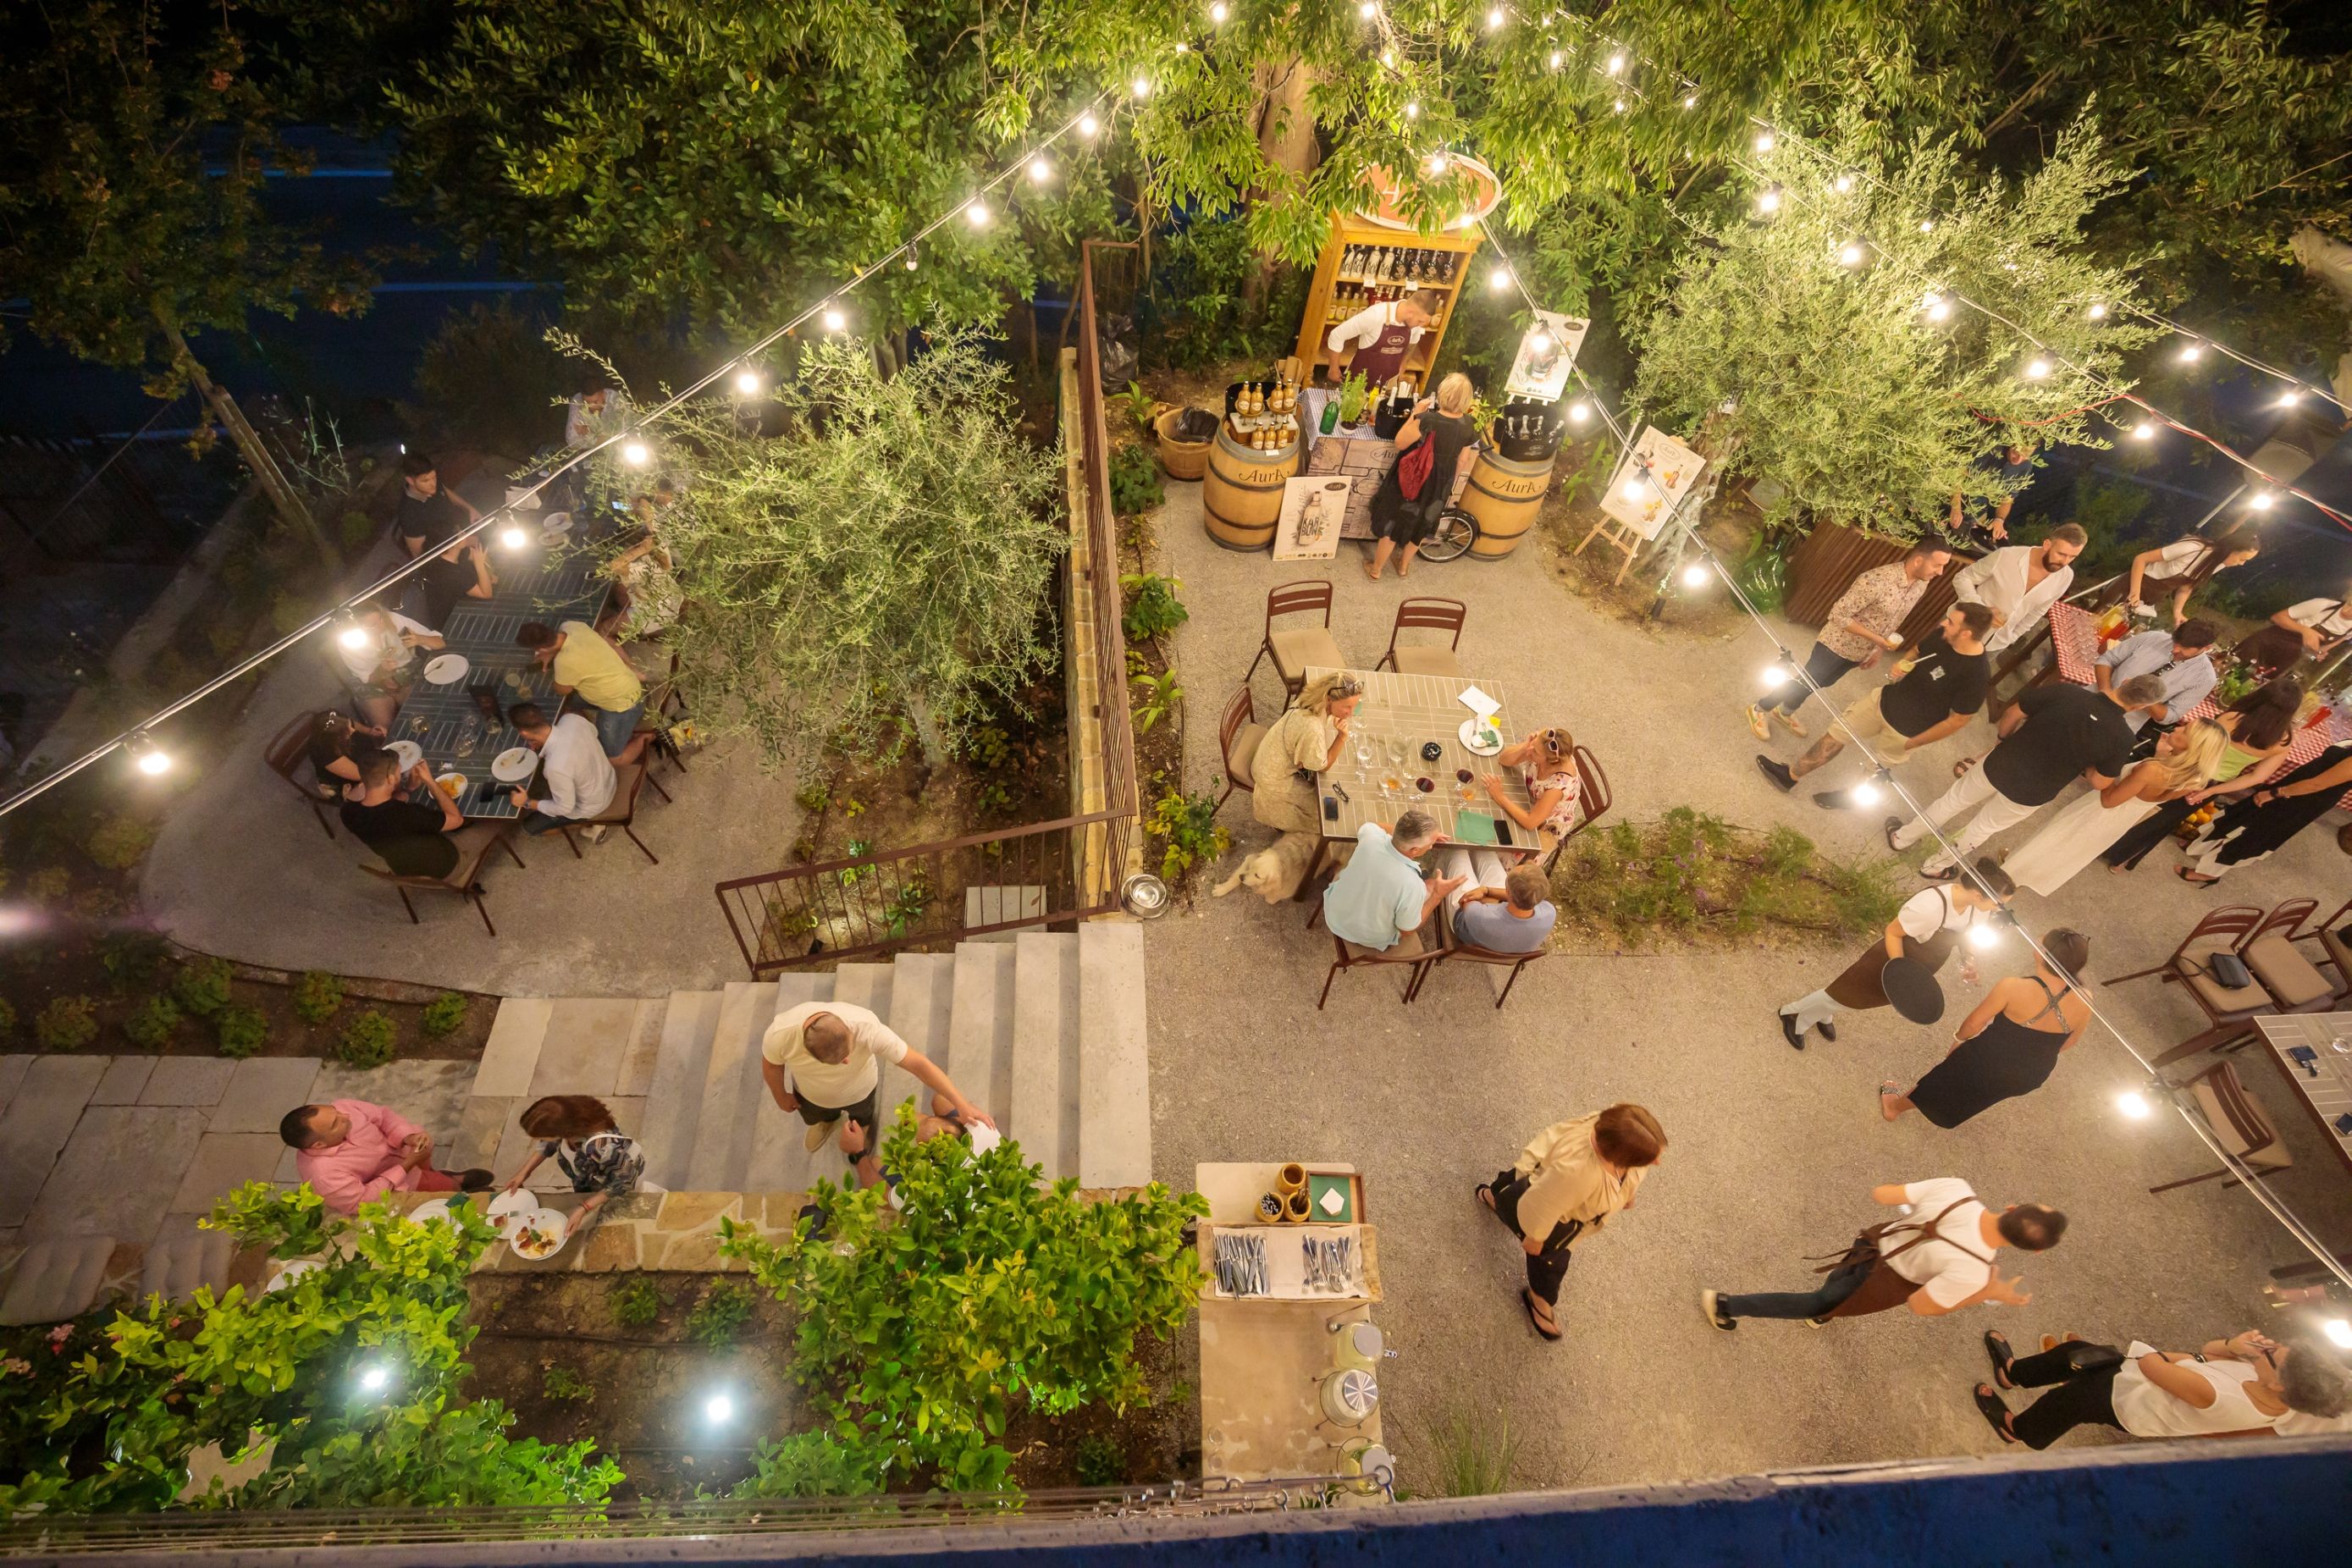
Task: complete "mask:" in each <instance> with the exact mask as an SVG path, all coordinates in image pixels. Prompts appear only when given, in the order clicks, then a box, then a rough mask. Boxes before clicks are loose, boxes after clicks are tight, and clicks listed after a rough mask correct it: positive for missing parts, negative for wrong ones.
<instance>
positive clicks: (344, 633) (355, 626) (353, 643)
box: [335, 621, 368, 653]
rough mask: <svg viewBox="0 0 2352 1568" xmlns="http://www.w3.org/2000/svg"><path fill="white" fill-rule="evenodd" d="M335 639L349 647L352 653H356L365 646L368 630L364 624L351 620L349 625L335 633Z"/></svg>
mask: <svg viewBox="0 0 2352 1568" xmlns="http://www.w3.org/2000/svg"><path fill="white" fill-rule="evenodd" d="M335 640H336V641H337V642H339V643H341V644H342V645H343V646H344V647H347V648H349V649H351V650H352V652H353V653H357V652H359V650H360V649H362V648H363V647H367V645H368V631H367V628H366V627H365V626H362V625H360V624H359V623H358V622H357V621H353V622H352V624H351V625H349V626H345V627H344V628H343V629H342V630H341V631H340V632H337V633H336V634H335Z"/></svg>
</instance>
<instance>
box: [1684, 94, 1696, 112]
mask: <svg viewBox="0 0 2352 1568" xmlns="http://www.w3.org/2000/svg"><path fill="white" fill-rule="evenodd" d="M1683 107H1684V108H1685V109H1696V108H1697V107H1698V94H1696V93H1695V92H1686V93H1685V94H1683Z"/></svg>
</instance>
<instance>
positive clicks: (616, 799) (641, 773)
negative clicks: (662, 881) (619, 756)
mask: <svg viewBox="0 0 2352 1568" xmlns="http://www.w3.org/2000/svg"><path fill="white" fill-rule="evenodd" d="M613 771H614V773H616V774H617V775H619V777H618V782H617V783H615V784H614V788H613V804H612V805H608V806H606V807H605V808H604V810H603V811H600V812H598V813H597V814H596V815H595V816H590V817H583V818H582V819H581V820H580V821H577V822H566V823H564V824H563V825H562V826H560V827H559V828H557V829H556V831H557V832H559V833H561V834H562V835H563V842H564V843H565V844H566V845H567V846H569V847H570V848H571V850H572V858H573V859H574V860H577V859H580V858H582V857H581V854H580V841H579V840H578V839H576V838H574V837H572V835H573V834H574V833H576V832H578V831H579V830H580V829H581V828H583V827H617V828H619V829H620V830H621V831H622V832H624V833H625V834H627V835H628V836H629V842H630V843H632V844H634V845H635V846H636V847H637V852H638V853H639V854H641V855H643V856H644V857H645V858H646V859H648V860H650V861H652V862H653V863H654V864H655V865H656V866H658V865H660V864H661V857H660V856H658V855H656V854H655V853H654V852H653V851H652V850H650V849H648V848H646V841H645V840H644V839H642V838H640V837H637V830H636V828H635V827H634V826H631V825H632V824H633V823H635V821H636V819H637V792H638V791H639V790H641V789H643V788H644V787H645V785H646V764H645V763H625V764H624V765H622V766H620V767H617V768H615V769H614V770H613ZM655 787H656V789H658V788H659V787H660V786H659V785H656V786H655ZM662 798H663V799H664V800H667V799H668V798H669V796H668V795H663V796H662Z"/></svg>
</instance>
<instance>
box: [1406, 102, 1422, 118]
mask: <svg viewBox="0 0 2352 1568" xmlns="http://www.w3.org/2000/svg"><path fill="white" fill-rule="evenodd" d="M1404 117H1405V118H1406V119H1407V120H1418V119H1420V118H1421V100H1419V99H1417V98H1414V99H1408V100H1405V106H1404Z"/></svg>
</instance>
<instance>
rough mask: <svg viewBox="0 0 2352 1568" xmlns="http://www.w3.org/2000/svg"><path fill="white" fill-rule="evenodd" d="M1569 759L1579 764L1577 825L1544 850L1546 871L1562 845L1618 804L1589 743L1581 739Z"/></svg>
mask: <svg viewBox="0 0 2352 1568" xmlns="http://www.w3.org/2000/svg"><path fill="white" fill-rule="evenodd" d="M1569 760H1570V762H1572V763H1575V764H1576V778H1577V783H1578V785H1579V786H1580V787H1579V788H1578V790H1577V792H1576V811H1577V816H1576V826H1574V827H1571V828H1570V829H1569V830H1568V831H1567V832H1566V833H1563V834H1561V835H1560V836H1559V838H1557V839H1555V840H1554V841H1553V842H1552V845H1551V847H1549V848H1548V849H1546V850H1545V851H1544V855H1543V868H1544V869H1545V870H1547V871H1549V870H1550V869H1551V868H1552V866H1553V863H1554V862H1556V861H1558V860H1559V852H1560V849H1561V847H1563V846H1565V845H1566V844H1567V843H1568V841H1569V840H1570V839H1571V838H1573V837H1576V836H1577V835H1578V834H1580V833H1581V832H1583V831H1584V830H1585V829H1586V828H1588V827H1590V826H1592V825H1593V824H1594V823H1596V822H1598V821H1600V820H1601V817H1603V816H1606V815H1608V811H1609V808H1610V807H1611V806H1612V805H1615V804H1616V800H1615V797H1614V796H1612V795H1610V793H1609V775H1608V773H1605V772H1603V771H1602V770H1601V759H1600V758H1599V757H1596V756H1594V755H1593V754H1592V749H1591V747H1590V746H1587V745H1584V744H1583V743H1582V742H1579V743H1578V745H1577V748H1576V750H1575V751H1573V752H1570V753H1569Z"/></svg>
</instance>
